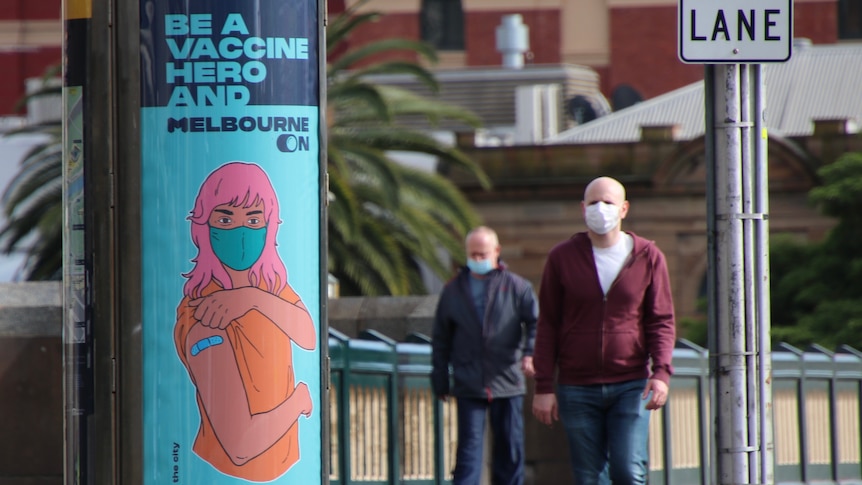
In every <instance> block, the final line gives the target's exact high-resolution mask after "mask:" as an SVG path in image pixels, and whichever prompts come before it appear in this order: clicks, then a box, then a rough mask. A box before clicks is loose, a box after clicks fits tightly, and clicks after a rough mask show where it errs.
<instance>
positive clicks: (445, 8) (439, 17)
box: [419, 0, 464, 51]
mask: <svg viewBox="0 0 862 485" xmlns="http://www.w3.org/2000/svg"><path fill="white" fill-rule="evenodd" d="M419 18H420V20H419V21H420V31H421V35H422V40H424V41H425V42H428V43H429V44H431V45H433V46H434V47H435V48H437V49H438V50H442V51H460V50H464V11H463V10H462V8H461V0H422V10H421V12H420V14H419Z"/></svg>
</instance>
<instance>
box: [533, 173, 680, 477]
mask: <svg viewBox="0 0 862 485" xmlns="http://www.w3.org/2000/svg"><path fill="white" fill-rule="evenodd" d="M581 209H582V212H583V216H584V220H585V222H586V225H587V231H586V232H580V233H577V234H575V235H574V236H572V237H571V238H570V239H568V240H566V241H563V242H561V243H559V244H557V245H556V246H555V247H554V248H553V249H552V250H551V252H550V253H549V254H548V259H547V262H546V263H545V268H544V272H543V274H542V282H541V287H540V291H539V322H538V326H537V335H536V348H535V355H534V359H533V363H534V367H535V379H536V391H535V396H534V398H533V415H534V416H535V417H536V419H538V420H539V421H540V422H542V423H544V424H547V425H550V424H552V423H553V422H554V421H556V420H558V419H559V420H561V421H562V423H563V426H564V428H565V431H566V435H567V437H568V443H569V453H570V460H571V465H572V472H573V474H574V479H575V483H576V484H577V485H608V484H609V483H611V482H613V484H614V485H628V484H644V483H647V478H648V472H649V469H648V451H647V442H648V437H649V414H650V413H649V411H651V410H656V409H660V408H661V407H662V406H664V404H665V403H666V402H667V398H668V384H669V381H670V376H671V374H672V373H673V367H672V365H671V357H672V353H673V347H674V342H675V340H676V330H675V329H676V326H675V322H674V310H673V300H672V298H671V288H670V279H669V277H668V271H667V264H666V262H665V257H664V254H662V252H661V250H659V249H658V247H656V245H655V243H654V242H653V241H649V240H646V239H644V238H642V237H639V236H637V235H635V234H634V233H631V232H624V231H623V230H622V221H623V219H625V218H626V215H627V214H628V211H629V202H628V201H627V200H626V192H625V188H624V187H623V185H622V184H621V183H620V182H619V181H617V180H615V179H613V178H610V177H599V178H597V179H595V180H593V181H592V182H590V183H589V184H588V185H587V188H586V190H585V191H584V199H583V201H582V202H581ZM555 371H556V374H555ZM555 375H556V394H555V393H554V390H555V389H554V385H555V382H554V378H555Z"/></svg>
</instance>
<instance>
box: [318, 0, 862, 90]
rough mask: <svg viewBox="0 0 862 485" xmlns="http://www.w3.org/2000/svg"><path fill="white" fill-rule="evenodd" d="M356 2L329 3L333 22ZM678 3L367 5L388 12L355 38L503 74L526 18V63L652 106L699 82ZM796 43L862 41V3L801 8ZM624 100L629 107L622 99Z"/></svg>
mask: <svg viewBox="0 0 862 485" xmlns="http://www.w3.org/2000/svg"><path fill="white" fill-rule="evenodd" d="M355 3H356V1H355V0H334V1H330V2H329V8H330V11H331V12H332V13H335V12H337V11H340V10H343V9H344V8H345V7H350V6H351V5H353V4H355ZM677 4H678V0H578V1H573V0H371V1H370V2H368V3H366V4H364V5H363V6H362V8H363V9H367V10H375V11H379V12H383V13H385V14H386V15H384V16H383V17H382V18H381V19H380V20H379V21H378V22H377V23H376V24H374V25H373V26H370V27H368V26H366V28H363V29H362V30H360V31H359V32H357V35H355V36H354V38H353V39H352V41H353V42H354V43H356V44H362V43H364V42H367V41H370V40H373V39H380V38H386V37H393V36H399V37H406V38H412V39H425V40H427V41H429V42H432V43H433V44H434V45H436V46H437V48H438V49H439V50H440V54H441V56H440V57H441V63H440V66H439V67H441V68H464V67H479V66H490V65H499V64H500V62H501V55H500V53H499V52H497V50H496V45H495V42H496V41H495V29H496V28H497V26H498V25H499V24H500V21H501V18H502V17H503V16H504V15H508V14H520V15H521V16H522V18H523V22H524V24H526V25H527V27H528V28H529V45H530V48H529V51H528V52H527V53H526V54H525V62H526V63H527V64H579V65H583V66H588V67H591V68H593V69H594V70H595V71H596V72H597V73H598V74H599V76H600V79H601V81H600V87H601V90H602V92H603V93H604V95H605V96H606V97H607V98H608V99H609V100H614V97H615V94H616V95H617V96H620V97H623V98H625V97H628V98H629V99H631V97H632V96H635V97H639V98H641V99H649V98H653V97H655V96H658V95H660V94H663V93H666V92H668V91H671V90H673V89H676V88H679V87H682V86H685V85H687V84H689V83H691V82H694V81H697V80H700V79H703V68H702V66H699V65H687V64H683V63H681V62H680V61H679V59H678V57H677V40H676V33H677ZM794 35H795V36H796V37H805V38H808V39H810V40H811V42H812V43H814V44H834V43H839V42H845V41H862V2H860V1H859V0H795V1H794ZM621 101H624V100H621Z"/></svg>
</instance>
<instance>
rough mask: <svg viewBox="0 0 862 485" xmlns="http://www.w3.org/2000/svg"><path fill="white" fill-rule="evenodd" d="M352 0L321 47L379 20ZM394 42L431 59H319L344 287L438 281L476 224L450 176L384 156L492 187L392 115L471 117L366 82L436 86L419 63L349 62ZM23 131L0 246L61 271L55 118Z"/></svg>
mask: <svg viewBox="0 0 862 485" xmlns="http://www.w3.org/2000/svg"><path fill="white" fill-rule="evenodd" d="M361 4H362V2H360V4H358V5H356V6H354V7H352V8H351V9H349V10H348V11H346V12H344V13H343V14H341V15H340V16H338V17H337V18H335V19H330V20H331V23H330V25H329V26H328V28H327V32H326V34H327V45H328V52H330V53H331V52H333V51H335V50H338V49H339V47H340V46H343V41H344V40H345V39H346V38H347V36H348V35H349V34H350V32H351V31H353V29H355V28H356V27H358V26H359V25H362V24H365V23H366V22H369V21H372V20H374V19H376V18H378V17H379V14H378V13H373V12H372V13H363V14H357V9H358V8H359V7H360V6H361ZM391 51H407V52H412V53H415V54H416V55H418V56H421V57H423V58H425V59H428V60H429V61H434V60H436V54H435V52H434V50H433V49H432V48H431V47H430V46H428V45H427V44H424V43H421V42H414V41H410V40H403V39H386V40H381V41H378V42H375V43H371V44H368V45H365V46H363V47H360V48H357V49H354V50H348V51H347V52H344V53H343V54H341V55H339V56H338V57H335V56H333V59H332V60H331V61H330V62H329V64H328V66H327V83H328V86H327V98H328V106H327V121H328V144H327V155H328V160H327V161H328V172H329V180H330V199H331V201H330V204H329V221H328V241H329V252H328V254H329V270H330V272H331V274H332V275H334V276H335V277H336V278H337V279H338V280H339V285H340V289H341V292H342V294H344V295H368V296H372V295H405V294H420V293H425V285H424V283H423V280H422V271H421V268H422V267H423V266H424V267H426V268H428V269H429V270H431V271H432V272H433V273H435V274H436V275H438V276H439V277H440V278H443V279H445V278H446V277H447V276H448V275H449V273H450V272H451V266H450V265H449V263H448V262H447V261H448V260H449V258H451V259H452V260H454V261H457V262H462V261H463V259H464V255H463V237H464V235H465V234H466V232H467V231H468V230H469V229H470V228H471V227H473V226H475V225H476V224H478V222H479V217H478V216H477V214H476V212H475V210H474V209H473V207H472V206H471V205H470V204H469V202H468V201H467V200H466V198H465V197H464V196H463V195H462V194H461V193H460V192H459V191H458V189H457V188H456V187H455V186H454V185H453V184H452V183H451V182H449V181H448V179H446V178H445V177H443V176H441V175H439V174H437V173H429V172H425V171H422V170H418V169H414V168H410V167H407V166H405V165H403V164H400V163H398V162H397V161H396V160H394V159H393V158H392V156H391V155H390V153H391V152H392V151H394V150H397V151H402V152H404V151H406V152H416V153H424V154H428V155H432V156H435V157H437V158H438V159H439V160H440V161H441V162H443V163H445V164H448V165H455V166H460V167H464V168H466V169H467V170H468V171H470V172H472V173H473V174H475V176H476V177H477V179H478V180H479V182H480V183H481V184H482V185H483V186H485V187H488V186H489V183H488V180H487V177H486V176H485V175H484V173H483V172H482V171H481V169H479V168H478V167H477V166H476V165H475V164H474V163H473V162H472V161H471V160H470V159H469V158H468V157H466V156H465V155H464V154H463V153H462V152H461V151H459V150H457V149H456V148H453V147H449V146H446V145H444V144H442V143H440V142H438V141H437V140H436V139H435V138H433V137H432V136H431V135H428V134H426V133H423V132H420V131H417V130H413V129H409V128H407V127H405V126H403V125H402V124H399V123H398V119H399V117H401V116H417V115H418V116H424V117H425V118H427V119H428V120H429V121H431V122H432V123H433V122H434V121H436V120H439V119H457V120H460V121H463V122H464V123H466V124H471V125H475V124H477V119H476V118H475V117H474V116H473V115H471V114H470V113H468V112H466V111H464V110H462V109H460V108H457V107H453V106H448V105H445V104H443V103H440V102H438V101H435V100H433V99H427V98H423V97H421V96H418V95H415V94H412V93H410V92H408V91H405V90H401V89H397V88H393V87H387V86H380V85H375V84H373V83H370V82H367V81H364V80H363V78H364V77H365V76H368V75H370V74H379V73H389V74H393V73H407V74H411V75H414V76H416V77H417V78H418V79H421V80H423V81H424V82H425V83H426V84H427V85H428V86H429V87H431V88H433V89H436V88H437V84H436V81H435V80H434V77H433V75H432V74H431V73H430V72H429V71H428V70H426V69H424V68H423V67H421V66H420V65H419V64H418V63H416V62H407V61H391V62H380V63H375V64H369V65H367V66H366V67H363V68H359V69H355V70H348V69H349V68H351V67H353V66H356V65H358V64H360V63H362V62H364V61H367V59H368V58H369V57H371V56H374V55H377V54H380V53H385V52H391ZM20 132H21V133H25V132H37V133H43V134H45V135H47V137H46V138H45V141H44V143H41V144H40V145H38V146H36V147H35V148H34V149H33V150H32V151H31V152H30V153H29V154H28V155H27V156H26V157H25V159H24V161H23V162H22V165H21V168H20V170H19V172H18V174H17V175H16V177H15V178H14V179H13V181H12V183H11V184H10V185H9V187H8V188H7V190H6V192H5V193H4V195H3V199H2V201H3V205H4V207H5V210H6V213H7V217H8V222H7V225H6V227H4V228H3V230H2V232H0V238H2V240H4V241H5V244H4V246H3V247H2V250H3V251H4V252H6V253H7V254H8V253H11V252H14V251H22V250H23V251H25V252H26V253H27V255H28V256H27V265H26V278H27V279H49V278H56V277H58V275H60V274H61V271H62V258H61V254H62V251H61V247H62V220H61V214H62V194H61V189H62V146H61V127H60V121H59V120H57V121H56V122H53V123H44V124H38V125H34V126H29V127H27V128H25V129H22V130H20ZM441 253H443V254H444V256H442V257H441Z"/></svg>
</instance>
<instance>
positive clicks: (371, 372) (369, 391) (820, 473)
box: [329, 330, 862, 485]
mask: <svg viewBox="0 0 862 485" xmlns="http://www.w3.org/2000/svg"><path fill="white" fill-rule="evenodd" d="M329 351H330V359H331V363H330V373H331V383H332V385H331V388H330V406H331V413H330V416H331V429H330V442H331V449H330V453H331V475H330V482H331V483H333V484H344V485H348V484H350V485H353V484H393V485H395V484H405V485H407V484H417V485H419V484H421V485H425V484H429V485H430V484H448V483H451V479H452V477H451V470H452V468H453V465H454V460H455V445H456V432H457V423H456V420H455V403H454V402H453V400H450V401H448V402H446V403H443V402H440V401H439V400H437V399H435V398H434V396H433V393H432V392H431V388H430V380H429V374H430V372H431V346H430V341H429V339H428V337H425V336H423V335H420V334H413V335H410V336H409V337H408V338H407V339H406V341H405V342H395V341H394V340H392V339H390V338H388V337H386V336H385V335H381V334H380V333H378V332H375V331H365V332H363V333H362V334H360V336H359V338H355V339H351V338H347V337H346V336H345V335H343V334H341V333H339V332H337V331H334V330H330V334H329ZM772 362H773V380H772V385H773V412H774V424H775V426H774V428H775V431H774V443H775V465H776V467H775V471H776V483H779V484H801V483H814V482H816V483H841V484H848V485H849V484H862V429H860V422H862V404H860V403H862V399H860V395H862V353H860V352H859V351H857V350H855V349H852V348H850V347H846V346H844V347H841V348H839V349H838V351H837V352H831V351H829V350H827V349H824V348H822V347H819V346H816V345H815V346H812V347H811V348H809V349H807V350H806V351H802V350H800V349H797V348H794V347H791V346H789V345H786V344H782V345H779V346H778V347H777V348H775V349H774V350H773V355H772ZM673 365H674V368H675V370H676V372H675V374H674V376H673V378H672V379H671V386H670V387H671V399H670V401H669V402H668V404H667V405H666V406H665V407H664V408H663V409H662V410H661V411H659V412H656V413H654V414H653V418H652V419H651V420H650V483H651V484H653V485H656V484H667V485H676V484H684V485H689V484H703V485H706V484H709V483H712V477H711V473H710V468H709V450H710V446H709V444H710V441H711V439H712V435H711V433H712V431H711V429H710V425H711V422H712V417H711V415H710V394H711V389H712V384H711V380H710V377H709V355H708V353H707V351H706V350H705V349H703V348H701V347H698V346H697V345H694V344H692V343H690V342H687V341H685V340H680V341H678V342H677V346H676V349H674V358H673ZM528 465H530V464H529V463H528ZM534 465H536V466H541V463H534Z"/></svg>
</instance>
